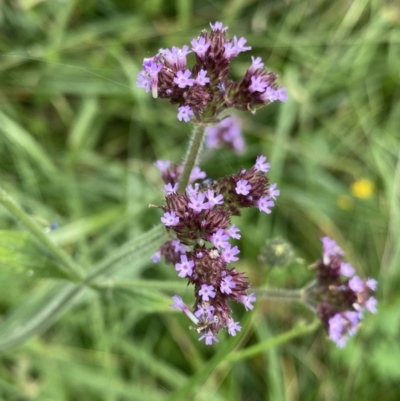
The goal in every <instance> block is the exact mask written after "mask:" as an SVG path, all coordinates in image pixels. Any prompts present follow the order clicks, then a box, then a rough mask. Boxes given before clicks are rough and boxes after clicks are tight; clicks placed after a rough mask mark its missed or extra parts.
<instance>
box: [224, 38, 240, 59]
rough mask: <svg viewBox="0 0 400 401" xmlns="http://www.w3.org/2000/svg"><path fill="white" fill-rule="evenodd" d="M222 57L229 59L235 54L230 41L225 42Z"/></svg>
mask: <svg viewBox="0 0 400 401" xmlns="http://www.w3.org/2000/svg"><path fill="white" fill-rule="evenodd" d="M224 48H225V51H224V57H225V58H226V59H227V60H229V59H231V58H233V57H235V56H236V55H237V50H236V48H235V46H234V44H233V43H232V42H227V43H225V45H224Z"/></svg>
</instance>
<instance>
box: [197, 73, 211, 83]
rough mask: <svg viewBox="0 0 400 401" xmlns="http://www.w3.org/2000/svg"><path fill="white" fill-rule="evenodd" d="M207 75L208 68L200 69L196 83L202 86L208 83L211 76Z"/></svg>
mask: <svg viewBox="0 0 400 401" xmlns="http://www.w3.org/2000/svg"><path fill="white" fill-rule="evenodd" d="M206 75H207V71H206V70H200V71H199V73H198V74H197V78H196V83H197V84H198V85H200V86H204V85H205V84H208V83H209V82H210V78H208V77H206Z"/></svg>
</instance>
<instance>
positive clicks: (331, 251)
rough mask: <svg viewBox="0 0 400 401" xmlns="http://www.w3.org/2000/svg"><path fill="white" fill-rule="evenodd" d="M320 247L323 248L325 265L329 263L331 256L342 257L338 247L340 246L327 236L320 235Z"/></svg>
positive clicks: (342, 253)
mask: <svg viewBox="0 0 400 401" xmlns="http://www.w3.org/2000/svg"><path fill="white" fill-rule="evenodd" d="M321 241H322V249H323V262H324V263H325V264H326V265H329V263H330V261H331V259H332V258H337V257H340V258H342V257H343V255H344V252H343V251H342V249H341V248H340V246H339V245H338V244H337V243H336V241H334V240H333V239H331V238H329V237H322V238H321Z"/></svg>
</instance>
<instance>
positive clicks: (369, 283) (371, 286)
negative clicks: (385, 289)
mask: <svg viewBox="0 0 400 401" xmlns="http://www.w3.org/2000/svg"><path fill="white" fill-rule="evenodd" d="M366 285H367V287H368V288H369V289H371V290H372V291H376V289H377V288H378V282H377V281H376V280H375V279H373V278H369V279H367V282H366Z"/></svg>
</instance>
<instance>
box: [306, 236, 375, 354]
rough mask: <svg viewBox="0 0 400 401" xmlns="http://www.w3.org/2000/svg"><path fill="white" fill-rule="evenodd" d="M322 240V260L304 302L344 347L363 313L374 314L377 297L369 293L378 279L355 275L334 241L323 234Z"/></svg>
mask: <svg viewBox="0 0 400 401" xmlns="http://www.w3.org/2000/svg"><path fill="white" fill-rule="evenodd" d="M321 241H322V248H323V252H322V259H321V260H320V261H319V262H318V265H317V280H316V282H315V283H314V285H312V286H311V287H310V288H309V289H308V290H307V301H308V304H309V306H311V307H313V308H315V309H316V311H317V314H318V317H319V318H320V319H321V321H322V323H323V325H324V326H325V329H326V330H327V332H328V335H329V338H330V339H331V340H332V341H333V342H335V343H336V345H337V346H338V347H344V346H345V344H346V342H347V340H348V339H349V338H350V337H351V336H353V335H354V334H355V333H356V332H357V330H358V327H359V324H360V322H361V320H362V319H363V316H364V313H365V312H371V313H376V311H377V309H376V305H377V300H376V298H375V297H374V296H373V295H372V293H373V292H374V291H375V290H376V288H377V282H376V280H374V279H366V280H365V279H362V278H360V277H359V276H357V275H355V269H354V268H353V267H352V266H351V265H350V264H349V263H347V262H345V261H344V252H343V250H342V249H341V248H340V247H339V245H338V244H337V243H336V242H335V241H334V240H332V239H331V238H329V237H323V238H321Z"/></svg>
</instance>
